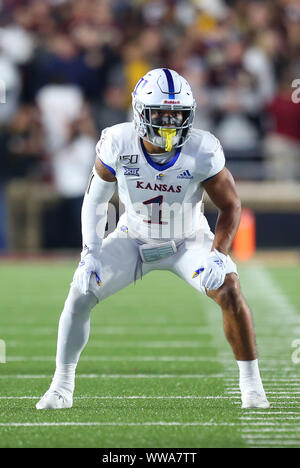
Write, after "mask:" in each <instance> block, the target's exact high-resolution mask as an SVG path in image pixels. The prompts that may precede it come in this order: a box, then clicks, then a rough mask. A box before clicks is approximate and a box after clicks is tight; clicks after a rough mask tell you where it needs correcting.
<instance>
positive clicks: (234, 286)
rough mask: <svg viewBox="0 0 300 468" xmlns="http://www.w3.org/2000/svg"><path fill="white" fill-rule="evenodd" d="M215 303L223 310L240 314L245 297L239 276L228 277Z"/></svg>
mask: <svg viewBox="0 0 300 468" xmlns="http://www.w3.org/2000/svg"><path fill="white" fill-rule="evenodd" d="M214 299H215V301H216V302H217V303H218V304H219V306H220V307H221V308H222V309H223V310H228V311H230V312H232V313H234V314H239V312H240V311H241V308H242V306H243V297H242V293H241V288H240V284H239V280H238V277H237V275H235V274H233V275H228V276H227V277H226V280H225V282H224V283H223V285H222V286H221V287H220V288H219V289H218V290H217V291H216V295H215V297H214Z"/></svg>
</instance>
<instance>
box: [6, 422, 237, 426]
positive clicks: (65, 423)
mask: <svg viewBox="0 0 300 468" xmlns="http://www.w3.org/2000/svg"><path fill="white" fill-rule="evenodd" d="M51 426H54V427H57V426H64V427H67V426H100V427H101V426H116V427H124V426H133V427H134V426H137V427H143V426H145V427H147V426H182V427H189V426H191V427H193V426H195V427H198V426H200V427H205V426H209V427H210V426H236V423H215V422H197V421H193V422H177V421H166V422H165V421H157V422H154V421H150V422H143V423H138V422H115V421H113V422H71V421H67V422H57V423H56V422H41V423H38V422H35V423H19V422H11V423H0V427H51Z"/></svg>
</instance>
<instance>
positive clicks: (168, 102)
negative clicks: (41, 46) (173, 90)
mask: <svg viewBox="0 0 300 468" xmlns="http://www.w3.org/2000/svg"><path fill="white" fill-rule="evenodd" d="M164 104H180V101H167V100H166V99H165V100H164Z"/></svg>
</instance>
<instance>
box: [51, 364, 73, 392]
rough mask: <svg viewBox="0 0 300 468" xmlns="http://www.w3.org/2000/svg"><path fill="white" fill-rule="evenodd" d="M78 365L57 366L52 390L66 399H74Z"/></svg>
mask: <svg viewBox="0 0 300 468" xmlns="http://www.w3.org/2000/svg"><path fill="white" fill-rule="evenodd" d="M75 370H76V364H63V365H60V366H56V370H55V373H54V377H53V379H52V383H51V385H50V390H56V391H58V392H59V393H61V394H62V395H63V396H64V397H67V398H68V397H72V395H73V393H74V388H75Z"/></svg>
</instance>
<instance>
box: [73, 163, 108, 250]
mask: <svg viewBox="0 0 300 468" xmlns="http://www.w3.org/2000/svg"><path fill="white" fill-rule="evenodd" d="M115 188H116V182H106V181H105V180H103V179H101V177H99V176H98V174H97V172H96V170H95V168H93V171H92V174H91V177H90V180H89V184H88V188H87V191H86V193H85V196H84V200H83V205H82V212H81V226H82V244H83V248H84V249H86V248H88V250H89V251H91V252H93V253H95V254H96V255H99V252H100V248H101V245H102V241H103V238H104V234H105V227H106V220H107V208H108V202H109V200H110V199H111V197H112V196H113V194H114V191H115Z"/></svg>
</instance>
